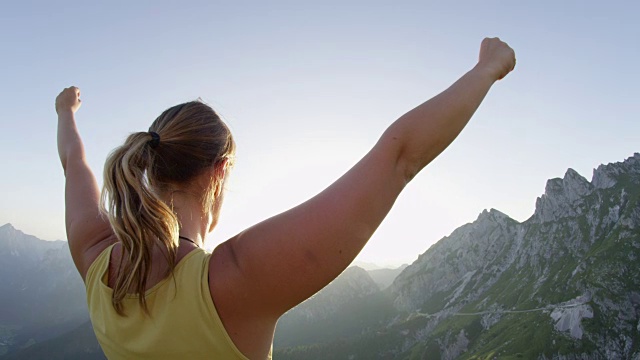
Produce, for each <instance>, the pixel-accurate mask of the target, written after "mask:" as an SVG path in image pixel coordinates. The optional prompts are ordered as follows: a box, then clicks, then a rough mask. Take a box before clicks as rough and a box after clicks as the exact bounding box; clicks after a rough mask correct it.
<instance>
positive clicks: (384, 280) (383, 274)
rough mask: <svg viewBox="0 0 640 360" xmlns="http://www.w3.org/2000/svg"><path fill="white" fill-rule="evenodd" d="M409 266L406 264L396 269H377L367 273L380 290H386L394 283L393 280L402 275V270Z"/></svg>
mask: <svg viewBox="0 0 640 360" xmlns="http://www.w3.org/2000/svg"><path fill="white" fill-rule="evenodd" d="M408 266H409V265H408V264H404V265H402V266H400V267H398V268H395V269H375V270H369V271H367V272H368V273H369V276H371V279H372V280H373V281H374V282H375V283H376V284H377V285H378V287H379V288H380V289H383V290H384V289H386V288H387V287H389V285H391V284H392V283H393V280H395V279H396V277H398V275H400V273H401V272H402V270H404V269H406V268H407V267H408Z"/></svg>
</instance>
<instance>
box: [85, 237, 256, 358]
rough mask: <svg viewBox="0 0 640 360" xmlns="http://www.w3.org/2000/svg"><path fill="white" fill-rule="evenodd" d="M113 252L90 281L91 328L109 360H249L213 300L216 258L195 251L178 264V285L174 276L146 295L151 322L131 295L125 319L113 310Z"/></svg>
mask: <svg viewBox="0 0 640 360" xmlns="http://www.w3.org/2000/svg"><path fill="white" fill-rule="evenodd" d="M112 249H113V245H111V246H109V247H108V248H106V249H105V250H104V251H103V252H102V253H101V254H100V256H98V258H96V260H95V261H94V262H93V264H92V265H91V267H90V268H89V270H88V272H87V276H86V281H85V284H86V287H87V303H88V306H89V314H90V317H91V323H92V324H93V329H94V331H95V334H96V337H97V339H98V342H99V343H100V346H101V347H102V350H103V351H104V353H105V355H106V356H107V358H109V359H132V358H135V359H205V358H206V359H211V358H215V359H243V360H244V359H247V357H245V356H244V355H243V354H242V353H241V352H240V351H239V350H238V349H237V348H236V346H235V345H234V344H233V342H232V341H231V339H230V338H229V336H228V334H227V332H226V331H225V329H224V327H223V325H222V322H221V321H220V318H219V316H218V313H217V311H216V308H215V305H214V303H213V301H212V299H211V293H210V290H209V284H208V269H209V260H210V258H211V254H209V253H207V252H205V251H204V250H201V249H195V250H192V251H191V252H190V253H189V254H187V255H186V256H185V257H184V258H183V259H182V260H180V262H179V263H178V264H177V266H176V268H175V270H174V276H175V281H174V279H173V278H172V277H171V276H170V277H168V278H166V279H164V280H162V281H161V282H159V283H158V284H157V285H155V286H154V287H152V288H151V289H149V290H147V291H146V293H145V295H146V301H147V305H148V308H149V312H150V314H151V316H148V315H146V314H145V313H144V311H143V310H142V309H141V307H140V306H139V304H138V299H137V296H135V295H131V296H129V297H127V298H126V299H125V301H124V309H125V314H126V316H124V317H123V316H120V315H118V314H117V313H116V311H115V309H114V308H113V306H112V304H111V294H112V289H111V288H109V287H108V285H107V276H108V265H109V258H110V255H111V250H112Z"/></svg>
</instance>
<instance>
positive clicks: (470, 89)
mask: <svg viewBox="0 0 640 360" xmlns="http://www.w3.org/2000/svg"><path fill="white" fill-rule="evenodd" d="M514 66H515V54H514V52H513V50H512V49H511V48H510V47H509V46H508V45H507V44H505V43H503V42H502V41H500V40H499V39H497V38H494V39H485V40H484V41H483V42H482V45H481V50H480V60H479V62H478V64H477V65H476V66H475V67H474V68H473V69H472V70H471V71H469V72H468V73H466V74H465V75H464V76H462V77H461V78H460V79H459V80H458V81H456V82H455V83H454V84H453V85H452V86H451V87H450V88H448V89H447V90H445V91H444V92H442V93H441V94H439V95H437V96H436V97H434V98H433V99H431V100H429V101H427V102H425V103H424V104H422V105H420V106H418V107H416V108H415V109H413V110H411V111H409V112H408V113H406V114H405V115H403V116H402V117H400V118H399V119H398V120H397V121H396V122H394V123H393V124H392V125H391V126H390V127H389V128H388V129H387V130H386V131H385V133H384V134H383V135H382V137H381V138H380V140H379V141H378V143H377V144H376V145H375V146H374V147H373V148H372V149H371V151H370V152H369V153H368V154H367V155H365V157H364V158H363V159H362V160H360V161H359V162H358V163H357V164H356V165H355V166H354V167H353V168H352V169H350V170H349V171H348V172H347V173H346V174H345V175H343V176H342V177H341V178H340V179H338V180H337V181H336V182H335V183H333V184H332V185H331V186H329V187H328V188H327V189H325V190H324V191H322V192H321V193H320V194H318V195H316V196H315V197H313V198H312V199H310V200H308V201H306V202H304V203H302V204H301V205H299V206H297V207H295V208H293V209H290V210H288V211H286V212H284V213H282V214H279V215H277V216H274V217H272V218H270V219H267V220H265V221H263V222H261V223H259V224H257V225H255V226H253V227H251V228H249V229H247V230H245V231H243V232H242V233H240V234H238V235H236V236H235V237H233V238H232V239H230V240H228V241H227V242H225V243H223V244H221V245H220V246H219V247H218V248H216V250H215V251H214V254H213V260H214V261H212V267H211V270H210V274H211V277H210V280H211V282H210V286H211V291H212V293H214V294H215V295H214V298H215V299H216V306H218V308H219V311H220V312H221V316H222V317H223V319H225V318H226V319H225V323H227V321H228V324H236V325H232V326H231V327H234V328H232V329H228V330H229V331H230V332H236V333H242V332H243V330H246V329H248V328H251V326H252V325H251V324H250V322H254V323H255V322H259V321H263V320H264V321H265V322H269V321H273V320H274V319H277V318H278V317H279V316H280V315H282V314H283V313H284V312H286V311H287V310H288V309H290V308H292V307H293V306H295V305H297V304H299V303H300V302H302V301H304V300H305V299H307V298H308V297H310V296H311V295H313V294H314V293H315V292H317V291H318V290H320V289H321V288H323V287H324V286H325V285H327V284H328V283H329V282H331V281H332V280H333V279H334V278H335V277H336V276H338V275H339V274H340V273H341V272H342V271H343V270H344V269H345V268H346V267H347V266H348V265H349V264H350V263H351V262H352V261H353V259H354V258H355V257H356V255H357V254H358V253H359V252H360V250H361V249H362V248H363V246H364V245H365V244H366V242H367V241H368V240H369V238H370V237H371V235H372V234H373V232H374V231H375V230H376V228H377V227H378V225H380V223H381V222H382V220H383V219H384V217H385V216H386V215H387V213H388V212H389V210H390V209H391V207H392V205H393V203H394V202H395V200H396V198H397V196H398V195H399V194H400V192H401V191H402V190H403V188H404V186H405V185H406V184H407V183H408V182H409V181H410V180H411V179H412V178H413V177H414V176H415V175H416V174H417V173H418V172H419V171H420V170H421V169H422V168H424V167H425V166H426V165H427V164H428V163H429V162H431V161H432V160H433V159H434V158H435V157H436V156H438V154H440V153H441V152H442V151H443V150H444V149H445V148H446V147H447V146H448V145H449V144H450V143H451V142H452V141H453V140H454V139H455V138H456V136H457V135H458V134H459V133H460V131H461V130H462V129H463V128H464V126H465V125H466V124H467V122H468V121H469V119H470V118H471V116H472V115H473V113H474V112H475V110H476V109H477V108H478V106H479V105H480V103H481V102H482V99H483V98H484V96H485V95H486V94H487V92H488V91H489V89H490V87H491V86H492V85H493V83H494V82H495V81H496V80H499V79H501V78H502V77H504V76H506V75H507V73H509V72H510V71H511V70H512V69H513V68H514ZM217 274H225V275H224V276H222V275H221V276H217ZM238 310H239V311H238ZM242 319H250V320H247V321H245V322H244V324H245V326H243V325H242V324H243V322H242ZM225 326H226V325H225Z"/></svg>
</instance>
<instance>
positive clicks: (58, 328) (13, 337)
mask: <svg viewBox="0 0 640 360" xmlns="http://www.w3.org/2000/svg"><path fill="white" fill-rule="evenodd" d="M85 297H86V296H85V291H84V284H83V282H82V279H81V278H80V276H79V275H78V273H77V271H76V269H75V267H74V265H73V261H72V260H71V255H70V254H69V248H68V246H67V243H66V242H65V241H43V240H39V239H38V238H36V237H34V236H31V235H27V234H24V233H23V232H21V231H19V230H16V229H15V228H14V227H13V226H12V225H11V224H6V225H3V226H2V227H0V309H2V311H1V312H0V356H1V355H4V354H7V353H10V352H13V351H16V350H19V349H21V348H23V347H26V346H29V345H32V344H35V343H39V342H42V341H45V340H48V339H51V338H53V337H56V336H58V335H60V334H63V333H65V332H67V331H69V330H71V329H73V328H75V327H77V326H78V325H80V324H81V323H83V322H85V321H87V320H88V318H89V317H88V312H87V305H86V300H85Z"/></svg>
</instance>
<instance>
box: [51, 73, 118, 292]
mask: <svg viewBox="0 0 640 360" xmlns="http://www.w3.org/2000/svg"><path fill="white" fill-rule="evenodd" d="M80 105H81V100H80V89H78V88H77V87H75V86H72V87H69V88H66V89H64V90H62V92H61V93H60V94H59V95H58V97H57V98H56V112H57V113H58V154H59V155H60V161H61V163H62V169H63V170H64V174H65V178H66V181H65V225H66V229H67V239H68V241H69V249H70V250H71V257H72V258H73V262H74V263H75V265H76V268H77V269H78V271H79V272H80V275H81V276H82V279H83V280H84V278H85V275H86V273H87V270H88V269H89V266H91V263H92V262H93V260H94V259H95V258H96V257H97V256H98V254H99V253H100V252H101V251H102V250H103V249H104V248H105V247H107V246H108V245H109V244H111V243H112V242H113V241H114V240H115V237H114V234H113V231H112V230H111V226H110V225H109V221H108V219H107V218H106V217H103V216H102V214H101V211H100V189H99V188H98V183H97V182H96V179H95V176H94V175H93V172H91V169H90V168H89V165H88V164H87V160H86V158H85V153H84V145H83V144H82V139H81V138H80V134H79V133H78V129H77V127H76V121H75V113H76V111H77V110H78V109H79V108H80Z"/></svg>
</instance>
